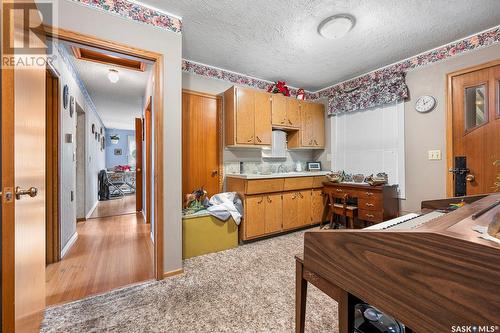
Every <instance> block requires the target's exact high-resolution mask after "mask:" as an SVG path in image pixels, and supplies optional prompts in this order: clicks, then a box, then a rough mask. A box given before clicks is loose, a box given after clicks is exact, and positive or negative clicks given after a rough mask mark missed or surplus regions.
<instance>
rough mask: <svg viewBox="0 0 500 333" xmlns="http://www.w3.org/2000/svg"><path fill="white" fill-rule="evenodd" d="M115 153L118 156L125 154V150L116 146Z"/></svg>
mask: <svg viewBox="0 0 500 333" xmlns="http://www.w3.org/2000/svg"><path fill="white" fill-rule="evenodd" d="M114 153H115V155H116V156H121V155H123V150H122V149H121V148H115V150H114Z"/></svg>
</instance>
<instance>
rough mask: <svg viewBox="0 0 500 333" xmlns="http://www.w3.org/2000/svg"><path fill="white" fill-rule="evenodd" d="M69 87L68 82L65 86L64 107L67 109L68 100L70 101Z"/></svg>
mask: <svg viewBox="0 0 500 333" xmlns="http://www.w3.org/2000/svg"><path fill="white" fill-rule="evenodd" d="M68 97H69V87H68V85H67V84H65V85H64V88H63V107H64V108H65V109H67V108H68V102H69V99H68Z"/></svg>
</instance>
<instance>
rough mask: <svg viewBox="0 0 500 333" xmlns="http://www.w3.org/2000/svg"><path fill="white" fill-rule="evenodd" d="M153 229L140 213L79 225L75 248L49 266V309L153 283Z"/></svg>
mask: <svg viewBox="0 0 500 333" xmlns="http://www.w3.org/2000/svg"><path fill="white" fill-rule="evenodd" d="M110 207H112V205H111V206H110ZM150 229H151V226H150V225H149V224H145V223H144V218H143V215H142V214H140V213H133V214H128V215H120V216H112V217H104V218H95V219H89V220H87V221H85V222H79V223H78V224H77V232H78V239H77V240H76V242H75V244H74V245H73V247H72V248H71V249H70V250H69V252H68V253H67V254H66V256H65V257H64V258H63V259H62V260H61V261H59V262H58V263H55V264H51V265H49V266H47V270H46V290H47V294H46V302H47V306H50V305H54V304H60V303H65V302H70V301H74V300H78V299H81V298H84V297H86V296H89V295H94V294H99V293H103V292H106V291H109V290H111V289H116V288H119V287H123V286H126V285H129V284H133V283H137V282H142V281H145V280H149V279H153V278H154V268H153V244H152V241H151V236H150Z"/></svg>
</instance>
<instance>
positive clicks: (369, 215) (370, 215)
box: [366, 214, 375, 218]
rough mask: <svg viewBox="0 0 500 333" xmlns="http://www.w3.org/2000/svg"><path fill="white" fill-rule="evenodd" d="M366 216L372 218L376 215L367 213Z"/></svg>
mask: <svg viewBox="0 0 500 333" xmlns="http://www.w3.org/2000/svg"><path fill="white" fill-rule="evenodd" d="M366 217H371V218H374V217H375V215H373V214H366Z"/></svg>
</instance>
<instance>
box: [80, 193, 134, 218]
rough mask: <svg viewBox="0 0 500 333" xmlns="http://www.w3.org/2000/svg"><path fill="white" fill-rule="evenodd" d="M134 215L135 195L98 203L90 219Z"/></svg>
mask: <svg viewBox="0 0 500 333" xmlns="http://www.w3.org/2000/svg"><path fill="white" fill-rule="evenodd" d="M130 213H135V194H134V195H127V196H124V197H121V198H118V199H112V200H107V201H99V203H98V204H97V206H96V208H95V209H94V211H93V212H92V215H90V218H91V219H93V218H96V217H107V216H116V215H122V214H130Z"/></svg>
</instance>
